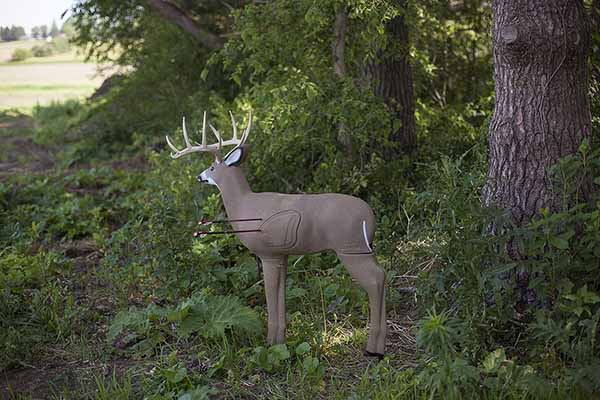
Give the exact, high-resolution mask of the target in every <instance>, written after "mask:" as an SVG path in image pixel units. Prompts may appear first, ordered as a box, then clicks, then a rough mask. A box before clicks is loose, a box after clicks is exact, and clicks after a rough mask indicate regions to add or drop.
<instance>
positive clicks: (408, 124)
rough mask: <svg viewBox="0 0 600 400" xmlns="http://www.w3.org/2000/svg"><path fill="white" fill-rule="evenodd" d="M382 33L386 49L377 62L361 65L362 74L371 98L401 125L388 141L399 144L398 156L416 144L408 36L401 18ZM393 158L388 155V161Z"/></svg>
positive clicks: (389, 24)
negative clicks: (369, 87) (385, 33)
mask: <svg viewBox="0 0 600 400" xmlns="http://www.w3.org/2000/svg"><path fill="white" fill-rule="evenodd" d="M386 30H387V35H388V41H389V46H388V49H386V51H385V52H384V53H383V54H380V55H379V56H380V57H379V60H376V61H373V62H370V63H367V65H365V69H364V74H365V78H366V80H367V82H368V83H369V84H370V85H371V87H372V88H373V90H374V92H375V95H377V96H379V97H381V98H383V100H384V101H385V103H386V104H387V105H388V107H389V108H390V110H391V111H392V115H393V118H394V119H396V120H399V121H400V122H401V125H400V126H399V127H397V128H396V129H394V131H393V132H392V134H391V139H392V140H393V141H395V142H398V143H399V144H400V149H401V151H402V152H410V151H411V150H412V149H413V148H414V146H415V144H416V129H415V103H414V94H413V78H412V69H411V67H410V62H409V55H408V44H409V36H408V34H409V32H408V27H407V26H406V23H405V22H404V17H403V16H397V17H395V18H394V19H392V20H391V21H390V22H389V23H388V24H387V27H386ZM386 53H390V54H386ZM393 153H395V152H393ZM396 155H397V154H388V156H389V157H392V158H393V157H394V156H396Z"/></svg>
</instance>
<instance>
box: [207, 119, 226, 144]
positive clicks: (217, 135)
mask: <svg viewBox="0 0 600 400" xmlns="http://www.w3.org/2000/svg"><path fill="white" fill-rule="evenodd" d="M208 126H209V127H210V129H211V130H212V131H213V133H214V134H215V136H216V137H217V139H218V140H219V147H217V148H218V149H220V148H221V147H222V146H223V139H222V138H221V134H220V133H219V131H218V130H217V128H215V127H214V126H213V125H212V124H208Z"/></svg>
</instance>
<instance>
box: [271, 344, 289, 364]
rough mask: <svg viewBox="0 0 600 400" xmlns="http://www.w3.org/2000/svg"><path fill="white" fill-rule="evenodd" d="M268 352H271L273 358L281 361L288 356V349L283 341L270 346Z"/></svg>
mask: <svg viewBox="0 0 600 400" xmlns="http://www.w3.org/2000/svg"><path fill="white" fill-rule="evenodd" d="M269 352H270V353H271V354H273V358H274V359H275V360H277V361H283V360H287V359H289V358H290V351H289V350H288V348H287V345H286V344H285V343H283V344H276V345H275V346H272V347H271V348H270V349H269Z"/></svg>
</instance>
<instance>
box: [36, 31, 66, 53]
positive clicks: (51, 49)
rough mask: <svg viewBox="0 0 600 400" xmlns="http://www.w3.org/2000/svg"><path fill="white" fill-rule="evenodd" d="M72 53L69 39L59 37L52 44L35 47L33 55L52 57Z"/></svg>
mask: <svg viewBox="0 0 600 400" xmlns="http://www.w3.org/2000/svg"><path fill="white" fill-rule="evenodd" d="M69 51H71V45H70V44H69V39H67V38H66V37H61V36H57V37H55V38H53V39H52V41H51V42H47V43H43V44H40V45H36V46H33V47H32V48H31V53H32V54H33V57H50V56H53V55H55V54H62V53H68V52H69Z"/></svg>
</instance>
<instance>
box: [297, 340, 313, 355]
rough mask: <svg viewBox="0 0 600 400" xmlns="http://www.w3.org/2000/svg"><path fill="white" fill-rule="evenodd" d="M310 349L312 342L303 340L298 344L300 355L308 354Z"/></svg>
mask: <svg viewBox="0 0 600 400" xmlns="http://www.w3.org/2000/svg"><path fill="white" fill-rule="evenodd" d="M309 351H310V344H308V343H307V342H302V343H300V344H299V345H298V346H296V354H298V355H299V356H301V355H303V354H306V353H308V352H309Z"/></svg>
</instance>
